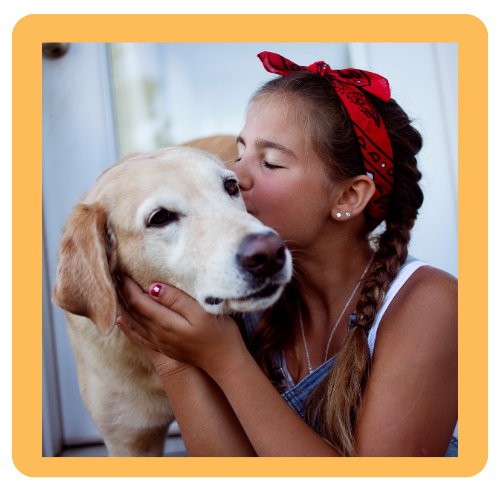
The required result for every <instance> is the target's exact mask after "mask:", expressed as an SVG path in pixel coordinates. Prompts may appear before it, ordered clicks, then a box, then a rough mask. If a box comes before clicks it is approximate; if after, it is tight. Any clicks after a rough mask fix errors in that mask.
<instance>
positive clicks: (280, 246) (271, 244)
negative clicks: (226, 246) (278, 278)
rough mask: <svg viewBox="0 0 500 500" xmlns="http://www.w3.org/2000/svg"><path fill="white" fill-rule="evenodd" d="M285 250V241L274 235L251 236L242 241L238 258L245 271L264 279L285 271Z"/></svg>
mask: <svg viewBox="0 0 500 500" xmlns="http://www.w3.org/2000/svg"><path fill="white" fill-rule="evenodd" d="M285 250H286V247H285V244H284V243H283V240H282V239H281V238H280V237H279V236H278V235H276V234H274V233H264V234H249V235H248V236H246V237H245V239H244V240H243V241H242V243H241V245H240V248H239V250H238V253H237V254H236V257H237V259H238V261H239V263H240V264H241V266H242V267H243V269H244V270H245V271H248V272H250V273H252V274H253V275H254V276H256V277H258V278H263V277H266V276H271V275H273V274H274V273H276V272H278V271H280V270H281V269H283V266H284V265H285V261H286V251H285Z"/></svg>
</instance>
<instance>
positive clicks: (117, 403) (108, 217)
mask: <svg viewBox="0 0 500 500" xmlns="http://www.w3.org/2000/svg"><path fill="white" fill-rule="evenodd" d="M225 179H236V177H235V174H234V173H233V172H232V171H230V170H227V169H226V168H225V167H224V164H223V163H222V162H221V161H220V160H219V159H218V158H217V157H215V156H214V155H212V154H209V153H207V152H204V151H200V150H197V149H193V148H165V149H162V150H159V151H157V152H154V153H151V154H139V155H130V156H128V157H126V158H124V159H123V160H122V161H121V162H119V163H118V164H116V165H114V166H113V167H111V168H109V169H108V170H106V171H105V172H104V173H103V174H102V175H101V176H100V177H99V178H98V180H97V181H96V183H95V184H94V186H93V187H92V188H91V189H90V191H89V192H88V193H87V194H86V195H85V196H84V198H83V199H82V200H81V202H80V204H79V205H77V207H75V209H74V211H73V212H72V214H71V215H70V217H69V219H68V221H67V223H66V226H65V228H64V231H63V236H62V240H61V244H60V250H59V260H58V269H57V276H56V282H55V287H54V294H53V301H54V303H55V304H56V305H58V306H59V307H61V308H62V309H64V310H65V314H66V319H67V324H68V331H69V335H70V339H71V343H72V347H73V351H74V353H75V358H76V364H77V371H78V379H79V384H80V392H81V394H82V398H83V400H84V403H85V405H86V407H87V409H88V410H89V412H90V414H91V415H92V418H93V419H94V421H95V423H96V425H97V427H98V428H99V430H100V432H101V433H102V435H103V438H104V440H105V443H106V445H107V447H108V451H109V453H110V455H111V456H159V455H161V454H162V451H163V446H164V440H165V437H166V433H167V430H168V426H169V425H170V423H171V422H172V421H173V419H174V416H173V414H172V410H171V408H170V405H169V403H168V401H167V398H166V396H165V393H164V390H163V387H162V384H161V381H160V379H159V377H158V375H157V373H156V371H155V369H154V367H153V366H152V364H151V363H150V361H149V359H148V358H147V357H146V356H145V355H144V353H143V352H142V351H141V350H140V349H139V348H137V347H135V346H134V345H132V344H131V343H130V342H129V341H128V340H127V339H126V337H125V336H124V335H123V334H122V333H121V332H120V331H119V330H118V329H117V328H115V320H116V306H117V301H116V293H115V289H114V286H113V280H114V279H115V277H116V276H117V275H119V273H121V272H123V273H126V274H127V275H129V276H131V277H132V278H133V279H134V280H135V281H136V282H137V283H138V284H139V285H140V286H141V287H142V288H143V289H144V290H146V291H147V290H149V287H150V286H151V284H152V283H154V282H163V283H168V284H171V285H174V286H176V287H178V288H180V289H181V290H184V291H185V292H186V293H188V294H189V295H191V296H192V297H194V298H196V299H197V300H198V302H199V303H200V304H201V305H202V306H203V307H204V308H205V309H206V310H207V311H209V312H211V313H214V314H222V313H228V312H230V311H249V310H259V309H264V308H266V307H269V306H270V305H271V304H272V303H273V302H275V301H276V300H277V299H278V297H279V295H280V294H281V291H282V289H283V287H284V285H285V284H286V283H287V282H288V281H289V280H290V278H291V257H290V254H289V253H288V250H287V251H286V264H285V266H284V268H283V269H282V270H281V271H279V272H277V273H276V275H274V276H272V277H267V278H262V279H257V278H255V277H254V276H251V275H249V273H246V272H244V271H243V270H242V269H241V267H240V266H239V265H238V263H237V259H236V253H237V251H238V248H239V246H240V244H241V242H242V240H243V239H244V238H245V237H246V236H247V235H249V234H255V233H266V232H269V231H271V229H269V228H267V227H265V226H263V225H262V224H261V223H260V222H259V221H258V220H257V219H255V218H254V217H252V216H251V215H249V214H247V213H246V212H245V207H244V204H243V201H242V198H241V195H237V196H231V195H230V194H228V192H227V191H226V189H225V188H224V183H225ZM159 208H163V209H166V210H168V211H170V212H175V213H176V214H178V217H177V219H176V220H175V221H174V222H172V223H170V224H167V225H166V226H164V227H150V226H148V221H149V219H150V217H151V215H152V214H153V213H155V211H156V210H157V209H159ZM271 283H273V284H278V285H279V288H278V290H277V291H276V292H275V293H274V294H273V295H271V296H270V297H265V298H260V299H259V298H253V299H252V298H245V297H247V296H249V295H251V294H254V293H255V292H258V291H259V290H261V289H262V288H265V287H266V286H268V285H269V284H271ZM209 297H215V298H218V299H223V300H222V301H221V302H220V303H216V304H210V303H207V302H206V299H207V298H209ZM209 302H210V301H209ZM212 302H213V301H212ZM99 332H100V334H101V335H99ZM207 333H208V332H207Z"/></svg>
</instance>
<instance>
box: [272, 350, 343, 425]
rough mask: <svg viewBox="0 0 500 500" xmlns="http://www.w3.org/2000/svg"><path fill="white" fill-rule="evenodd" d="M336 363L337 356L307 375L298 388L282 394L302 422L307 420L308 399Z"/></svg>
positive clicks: (295, 387)
mask: <svg viewBox="0 0 500 500" xmlns="http://www.w3.org/2000/svg"><path fill="white" fill-rule="evenodd" d="M334 362H335V356H334V357H333V358H330V359H329V360H328V361H327V362H326V363H323V364H322V365H321V366H320V367H318V368H316V370H314V371H313V372H312V373H310V374H309V375H307V377H305V378H304V379H302V380H301V381H300V382H299V383H298V384H297V385H296V386H294V387H292V388H291V389H288V390H287V391H285V392H283V393H282V394H281V397H282V398H283V399H284V400H285V401H286V402H287V403H288V404H289V405H290V406H291V407H292V408H293V409H294V410H295V413H297V415H299V417H300V418H301V419H302V420H304V419H305V413H306V402H307V399H308V398H309V396H310V395H311V394H312V392H313V391H314V389H316V387H318V385H319V384H320V383H321V381H322V380H323V379H324V378H325V377H326V375H327V374H328V372H329V371H330V370H331V368H332V366H333V363H334Z"/></svg>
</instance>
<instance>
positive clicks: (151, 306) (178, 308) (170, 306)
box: [122, 275, 200, 328]
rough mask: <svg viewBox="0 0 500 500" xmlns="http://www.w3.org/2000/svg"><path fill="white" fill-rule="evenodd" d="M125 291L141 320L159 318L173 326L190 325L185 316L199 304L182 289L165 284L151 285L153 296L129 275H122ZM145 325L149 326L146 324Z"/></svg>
mask: <svg viewBox="0 0 500 500" xmlns="http://www.w3.org/2000/svg"><path fill="white" fill-rule="evenodd" d="M122 282H123V292H124V294H125V297H126V301H127V304H128V307H129V308H130V309H132V310H133V312H134V313H138V315H139V316H140V321H141V322H142V321H143V320H145V321H147V322H148V323H150V322H151V320H154V321H153V322H154V323H157V322H158V320H160V321H161V322H162V324H166V325H171V326H172V327H173V328H183V327H185V326H188V325H190V322H189V320H188V319H187V318H186V317H185V315H187V314H188V313H189V311H190V308H193V307H194V304H196V305H197V306H198V307H200V306H199V304H198V302H196V301H195V300H194V299H193V298H191V297H190V296H189V295H187V294H185V293H184V292H182V291H181V290H179V289H177V288H175V287H173V286H170V285H165V284H160V283H157V284H155V285H153V286H152V287H151V296H150V295H149V294H147V293H145V292H143V290H142V288H141V287H140V286H139V285H138V284H137V283H136V282H135V281H134V280H132V279H131V278H129V277H128V276H125V275H123V276H122ZM145 326H148V325H146V324H145Z"/></svg>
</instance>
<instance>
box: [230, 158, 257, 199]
mask: <svg viewBox="0 0 500 500" xmlns="http://www.w3.org/2000/svg"><path fill="white" fill-rule="evenodd" d="M233 171H234V173H235V174H236V175H237V176H238V186H239V187H240V189H241V190H242V191H248V190H249V189H251V188H252V184H253V181H252V176H251V175H250V172H249V170H248V168H247V165H246V161H245V158H242V159H241V160H240V161H238V162H236V164H235V166H234V167H233Z"/></svg>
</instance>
